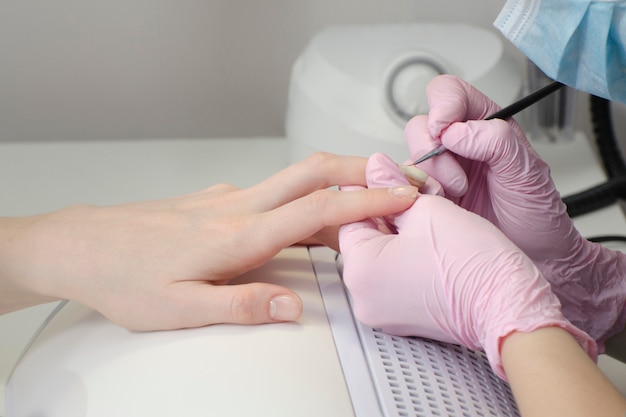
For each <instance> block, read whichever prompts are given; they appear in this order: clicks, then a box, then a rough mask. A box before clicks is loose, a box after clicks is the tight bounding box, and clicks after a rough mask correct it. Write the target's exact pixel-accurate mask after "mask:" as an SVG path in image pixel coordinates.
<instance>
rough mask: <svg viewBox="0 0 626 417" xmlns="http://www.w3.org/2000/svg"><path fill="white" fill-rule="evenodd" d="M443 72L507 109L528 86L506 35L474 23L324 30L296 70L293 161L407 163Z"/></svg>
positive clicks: (290, 133)
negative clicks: (345, 158) (341, 157)
mask: <svg viewBox="0 0 626 417" xmlns="http://www.w3.org/2000/svg"><path fill="white" fill-rule="evenodd" d="M441 73H448V74H453V75H456V76H458V77H460V78H462V79H464V80H466V81H468V82H470V83H471V84H473V85H474V86H476V87H477V88H479V89H480V90H481V91H483V92H484V93H485V94H487V95H488V96H489V97H491V98H492V99H493V100H494V101H496V102H497V103H499V104H500V105H503V106H504V105H507V104H510V103H511V102H513V101H514V100H515V99H517V98H519V96H520V95H521V92H522V87H523V83H524V81H523V75H522V68H520V65H519V64H518V63H517V62H516V61H515V59H514V58H513V57H512V56H510V55H509V54H507V53H506V51H505V48H504V45H503V42H502V40H501V38H500V37H499V35H497V34H496V33H494V32H491V31H488V30H485V29H482V28H478V27H474V26H468V25H465V24H439V23H438V24H434V23H415V24H406V25H393V26H344V27H333V28H329V29H327V30H325V31H323V32H321V33H319V34H318V35H317V36H315V37H314V38H313V39H312V40H311V42H310V43H309V45H308V46H307V48H306V49H305V50H304V52H303V53H302V54H301V56H300V57H299V58H298V60H297V61H296V63H295V64H294V66H293V69H292V74H291V82H290V89H289V100H288V108H287V117H286V134H287V138H288V140H289V161H290V162H295V161H298V160H301V159H303V158H305V157H306V156H308V155H310V154H311V153H313V152H315V151H327V152H333V153H337V154H347V155H360V156H369V155H371V154H372V153H375V152H383V153H386V154H388V155H389V156H391V157H392V158H393V159H394V160H396V161H398V162H402V161H404V160H406V159H407V158H408V157H409V155H408V153H407V147H406V144H405V141H404V134H403V131H404V126H405V124H406V122H407V120H408V119H409V118H410V117H411V116H413V115H416V114H425V113H427V112H428V104H427V102H426V95H425V89H426V85H427V84H428V82H430V81H431V80H432V79H433V78H434V77H435V76H437V75H439V74H441Z"/></svg>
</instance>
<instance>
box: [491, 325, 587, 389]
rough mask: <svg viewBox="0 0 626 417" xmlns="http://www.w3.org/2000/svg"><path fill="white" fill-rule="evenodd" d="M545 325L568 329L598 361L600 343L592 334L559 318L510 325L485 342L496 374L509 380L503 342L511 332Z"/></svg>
mask: <svg viewBox="0 0 626 417" xmlns="http://www.w3.org/2000/svg"><path fill="white" fill-rule="evenodd" d="M545 327H560V328H562V329H564V330H566V331H567V332H568V333H569V334H571V335H572V336H573V337H574V339H576V341H577V342H578V344H579V345H580V347H581V348H582V349H583V350H584V351H585V352H586V353H587V354H588V355H589V357H590V358H591V359H592V360H593V361H594V362H597V361H598V345H597V344H596V342H595V340H593V338H592V337H591V336H589V335H588V334H587V333H585V332H583V331H582V330H580V329H579V328H577V327H576V326H574V325H572V324H571V323H570V322H568V321H567V320H558V319H557V320H554V321H547V322H543V323H538V324H529V325H528V326H525V327H519V326H515V327H510V328H508V329H507V328H505V329H503V333H502V335H501V336H499V337H494V338H491V339H490V341H488V342H487V343H486V344H485V353H486V355H487V359H489V363H490V364H491V368H492V369H493V371H494V372H495V374H496V375H498V376H499V377H500V378H502V379H503V380H505V381H507V382H508V378H507V376H506V372H505V370H504V367H503V366H502V356H501V348H502V343H503V342H504V340H505V339H506V338H507V336H509V335H510V334H512V333H514V332H523V333H530V332H533V331H535V330H539V329H542V328H545Z"/></svg>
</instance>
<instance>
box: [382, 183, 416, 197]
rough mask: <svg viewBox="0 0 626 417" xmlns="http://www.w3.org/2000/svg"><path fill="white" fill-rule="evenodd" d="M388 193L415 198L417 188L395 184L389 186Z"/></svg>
mask: <svg viewBox="0 0 626 417" xmlns="http://www.w3.org/2000/svg"><path fill="white" fill-rule="evenodd" d="M389 194H391V195H393V196H395V197H402V198H410V199H415V198H416V197H417V188H415V187H411V186H410V185H397V186H395V187H391V188H389Z"/></svg>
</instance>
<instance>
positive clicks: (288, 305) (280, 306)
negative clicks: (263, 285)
mask: <svg viewBox="0 0 626 417" xmlns="http://www.w3.org/2000/svg"><path fill="white" fill-rule="evenodd" d="M301 312H302V303H301V302H300V299H299V298H298V297H295V296H292V295H279V296H276V297H274V298H272V300H271V301H270V317H271V318H272V320H276V321H292V320H297V319H298V318H299V317H300V313H301Z"/></svg>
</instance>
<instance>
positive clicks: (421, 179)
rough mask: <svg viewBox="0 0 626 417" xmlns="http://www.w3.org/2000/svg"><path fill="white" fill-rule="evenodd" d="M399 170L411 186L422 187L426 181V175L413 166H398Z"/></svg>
mask: <svg viewBox="0 0 626 417" xmlns="http://www.w3.org/2000/svg"><path fill="white" fill-rule="evenodd" d="M400 170H401V171H402V173H403V174H404V176H405V177H406V179H407V180H409V183H411V185H414V186H416V187H418V188H419V187H423V186H424V184H426V180H427V179H428V174H426V173H425V172H424V171H422V170H421V169H419V168H418V167H416V166H414V165H400Z"/></svg>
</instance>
